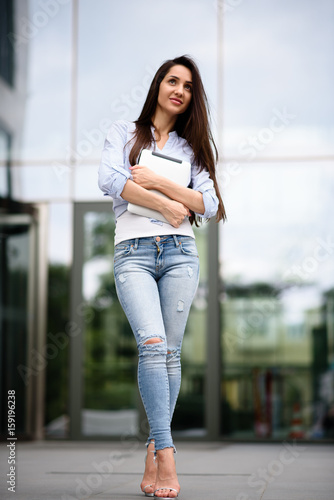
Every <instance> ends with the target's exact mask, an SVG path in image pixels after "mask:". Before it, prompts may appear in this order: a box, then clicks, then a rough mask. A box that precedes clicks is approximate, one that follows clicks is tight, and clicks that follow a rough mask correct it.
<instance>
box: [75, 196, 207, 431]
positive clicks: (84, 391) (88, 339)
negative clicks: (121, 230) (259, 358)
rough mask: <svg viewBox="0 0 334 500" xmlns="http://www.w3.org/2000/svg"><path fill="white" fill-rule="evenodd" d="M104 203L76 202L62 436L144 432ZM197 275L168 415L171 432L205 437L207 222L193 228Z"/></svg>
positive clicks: (132, 346)
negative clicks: (65, 431)
mask: <svg viewBox="0 0 334 500" xmlns="http://www.w3.org/2000/svg"><path fill="white" fill-rule="evenodd" d="M114 228H115V222H114V216H113V212H112V207H111V203H76V204H75V209H74V245H73V255H74V257H73V269H72V287H71V296H72V301H71V302H72V305H71V311H72V313H71V314H72V316H71V318H72V321H71V324H70V327H69V332H68V333H69V335H70V337H71V343H72V344H71V355H70V356H71V361H70V373H71V375H70V380H71V383H70V437H71V438H72V439H82V438H83V437H86V438H97V437H100V438H102V437H103V436H104V437H108V436H110V437H111V436H118V437H121V436H125V435H127V436H128V435H136V436H138V435H142V436H145V435H146V434H147V421H146V417H145V414H144V411H143V407H142V403H141V399H140V396H139V392H138V388H137V363H138V356H137V347H136V343H135V339H134V336H133V334H132V331H131V328H130V326H129V324H128V321H127V319H126V317H125V314H124V312H123V310H122V308H121V306H120V304H119V302H118V299H117V296H116V290H115V283H114V276H113V255H114V245H113V236H114ZM196 240H197V245H198V248H199V253H200V256H201V264H202V268H201V280H200V285H199V288H198V292H197V295H196V297H195V300H194V303H193V306H192V310H191V313H190V317H189V321H188V325H187V329H186V332H185V337H184V343H183V350H182V386H181V391H180V396H179V400H178V404H177V408H176V410H175V414H174V419H173V431H174V432H175V433H176V434H177V435H178V436H196V437H197V436H204V435H205V404H204V400H205V398H204V387H205V372H206V335H205V332H206V316H207V315H206V309H207V299H206V294H207V270H206V267H207V266H206V261H207V256H206V253H207V251H206V250H207V227H206V225H203V227H202V228H198V229H197V228H196Z"/></svg>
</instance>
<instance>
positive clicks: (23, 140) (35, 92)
mask: <svg viewBox="0 0 334 500" xmlns="http://www.w3.org/2000/svg"><path fill="white" fill-rule="evenodd" d="M21 8H22V7H20V9H21ZM16 34H17V37H18V38H16V39H15V40H16V42H15V43H16V57H17V58H18V59H19V60H20V61H21V60H22V55H23V56H25V59H24V60H22V61H21V66H20V67H19V70H20V73H19V74H17V75H16V80H17V85H18V86H19V89H20V93H19V95H18V96H17V97H18V98H20V102H21V101H22V96H24V98H25V100H24V101H22V102H21V111H22V110H23V109H24V111H25V112H24V115H23V116H22V121H21V122H20V123H17V127H16V128H17V133H18V134H19V137H20V141H19V142H18V144H19V146H17V150H16V151H15V158H20V159H21V160H32V161H34V160H39V159H42V158H43V159H45V158H48V159H57V160H62V159H64V158H66V156H67V155H69V145H70V142H69V141H70V112H71V103H70V89H71V81H70V77H71V2H46V3H45V4H43V3H42V2H40V1H39V0H29V2H28V11H27V12H19V13H18V16H17V33H16ZM27 51H28V53H29V57H28V64H27V54H26V53H27ZM15 144H16V142H15Z"/></svg>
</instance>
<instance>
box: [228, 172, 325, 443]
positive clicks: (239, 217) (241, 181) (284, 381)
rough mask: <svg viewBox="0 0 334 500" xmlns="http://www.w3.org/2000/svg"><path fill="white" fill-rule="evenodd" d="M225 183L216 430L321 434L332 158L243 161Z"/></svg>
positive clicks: (234, 433) (248, 434)
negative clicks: (220, 398) (219, 421)
mask: <svg viewBox="0 0 334 500" xmlns="http://www.w3.org/2000/svg"><path fill="white" fill-rule="evenodd" d="M227 191H228V192H226V195H225V199H226V205H227V207H228V215H229V222H228V223H227V224H226V225H225V226H224V228H223V229H222V230H221V239H222V242H223V244H222V245H221V248H222V249H223V253H222V254H221V259H222V263H223V272H224V282H225V283H224V295H223V296H222V319H223V332H222V342H223V358H224V374H223V385H224V404H225V406H226V409H225V412H224V415H223V427H224V428H223V432H224V434H227V435H232V436H237V437H252V436H254V434H255V435H256V436H258V437H278V438H280V439H281V438H288V437H298V436H297V434H298V433H299V437H311V438H312V437H326V436H327V431H326V429H325V427H324V426H323V425H321V423H322V422H323V421H324V419H325V418H326V416H327V414H328V415H329V413H330V411H331V406H330V405H331V397H332V392H331V391H329V393H328V391H327V392H326V384H327V385H328V378H331V377H332V374H333V372H332V371H330V366H331V362H332V359H333V355H334V352H333V327H334V313H333V297H334V292H333V291H334V260H333V255H334V234H333V231H332V224H331V218H332V216H333V213H334V197H333V192H334V165H333V164H332V163H318V164H314V163H310V164H302V163H300V164H293V163H291V164H279V165H277V164H271V165H270V164H268V165H260V164H252V165H251V164H248V165H245V166H244V168H243V170H242V171H241V172H240V173H239V175H238V176H236V177H235V178H234V179H233V180H231V183H230V184H229V186H228V189H227ZM317 419H318V421H319V422H320V425H319V426H318V428H316V425H315V423H316V421H317ZM297 420H298V421H300V424H298V425H297V423H296V422H297ZM327 437H328V436H327Z"/></svg>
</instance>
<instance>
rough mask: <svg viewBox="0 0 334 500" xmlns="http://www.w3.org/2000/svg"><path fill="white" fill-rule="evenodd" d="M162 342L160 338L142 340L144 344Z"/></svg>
mask: <svg viewBox="0 0 334 500" xmlns="http://www.w3.org/2000/svg"><path fill="white" fill-rule="evenodd" d="M162 342H163V340H161V339H159V338H153V339H149V340H146V342H144V345H147V344H160V343H162Z"/></svg>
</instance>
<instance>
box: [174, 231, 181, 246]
mask: <svg viewBox="0 0 334 500" xmlns="http://www.w3.org/2000/svg"><path fill="white" fill-rule="evenodd" d="M173 239H174V243H175V246H176V247H178V246H180V243H179V240H178V239H177V236H176V235H175V234H173Z"/></svg>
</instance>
